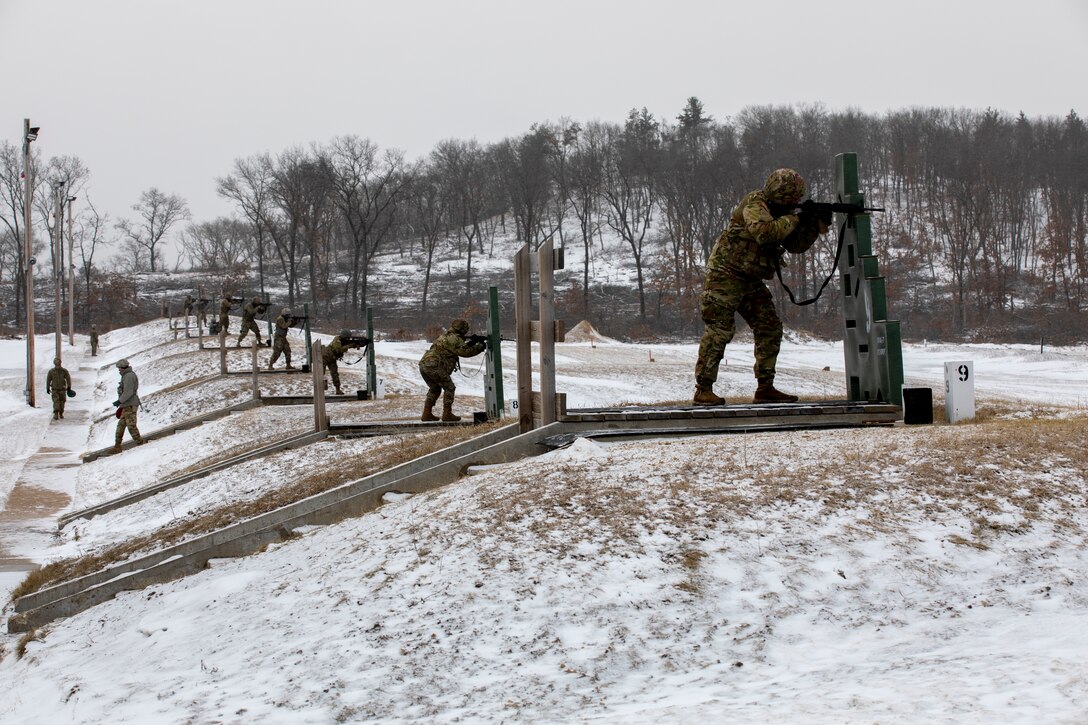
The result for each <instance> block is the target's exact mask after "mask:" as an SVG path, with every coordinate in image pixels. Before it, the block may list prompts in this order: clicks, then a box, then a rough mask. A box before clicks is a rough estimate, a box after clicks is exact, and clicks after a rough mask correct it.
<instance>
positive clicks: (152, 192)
mask: <svg viewBox="0 0 1088 725" xmlns="http://www.w3.org/2000/svg"><path fill="white" fill-rule="evenodd" d="M132 210H133V211H135V212H136V214H137V219H136V220H135V221H130V220H128V219H122V220H120V221H119V222H117V229H118V230H119V231H120V232H121V234H122V235H123V236H124V238H125V239H126V240H127V241H128V242H131V243H132V244H135V245H136V246H138V247H142V248H143V249H145V250H147V260H148V263H149V265H150V268H151V271H152V272H154V271H155V259H156V250H157V248H158V247H159V245H160V244H161V243H162V240H163V237H164V236H165V235H166V233H167V232H168V231H170V228H171V227H172V226H174V225H175V224H177V223H178V222H180V221H182V220H184V219H188V218H189V205H188V204H186V203H185V200H184V199H182V198H181V197H180V196H178V195H176V194H170V195H166V194H164V193H162V192H161V191H159V190H158V189H156V188H155V187H151V188H150V189H148V190H147V191H145V192H144V193H143V194H141V195H140V201H138V202H137V203H135V204H133V205H132Z"/></svg>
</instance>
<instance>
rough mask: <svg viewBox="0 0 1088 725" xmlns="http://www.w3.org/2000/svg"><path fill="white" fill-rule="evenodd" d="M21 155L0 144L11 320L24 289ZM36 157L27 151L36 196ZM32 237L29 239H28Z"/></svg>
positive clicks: (0, 205) (0, 210)
mask: <svg viewBox="0 0 1088 725" xmlns="http://www.w3.org/2000/svg"><path fill="white" fill-rule="evenodd" d="M23 167H24V163H23V155H22V151H21V150H20V149H19V148H17V147H16V146H14V145H12V144H11V143H9V142H7V141H0V222H2V223H3V226H4V228H5V229H6V231H7V232H8V234H9V235H10V236H9V240H11V241H12V242H13V243H14V245H15V265H14V272H15V279H14V280H13V282H14V284H13V286H14V288H15V294H14V297H15V315H14V318H15V319H16V320H19V319H21V318H22V315H23V309H22V300H23V296H24V290H25V289H26V263H25V260H26V254H25V253H24V249H23V246H24V241H25V238H26V232H25V230H24V229H23V216H24V214H23V212H24V209H25V206H24V196H23V195H24V191H25V190H24V182H23ZM40 167H41V162H40V157H39V155H38V154H37V153H36V152H33V151H32V152H31V157H30V178H31V183H32V184H33V186H34V189H33V190H32V193H33V194H34V196H35V197H36V196H37V195H38V192H37V189H40V188H41V183H42V178H43V175H42V174H41V173H39V172H40ZM32 238H33V236H32ZM31 246H32V251H33V252H37V251H38V249H39V248H40V246H41V243H40V242H32V245H31Z"/></svg>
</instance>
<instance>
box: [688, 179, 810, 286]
mask: <svg viewBox="0 0 1088 725" xmlns="http://www.w3.org/2000/svg"><path fill="white" fill-rule="evenodd" d="M819 236H820V225H819V221H818V220H817V219H816V218H815V217H813V218H811V219H807V220H805V221H802V220H801V219H800V218H799V217H798V216H797V215H796V214H783V215H780V216H775V215H774V213H773V211H772V208H771V206H770V205H769V204H768V203H767V200H766V198H765V197H764V192H763V190H762V189H760V190H757V191H753V192H751V193H749V194H748V195H747V196H745V197H744V199H742V200H741V202H740V205H739V206H738V207H737V208H736V209H735V210H734V211H733V213H732V214H731V215H730V217H729V224H728V225H727V226H726V228H725V231H723V232H722V233H721V236H719V237H718V241H717V242H715V244H714V249H712V250H711V252H710V258H709V259H708V260H707V263H706V286H707V287H712V286H714V284H715V282H716V281H717V280H719V279H722V278H724V277H735V276H739V277H748V278H756V279H770V278H771V277H773V276H774V270H775V268H776V267H778V266H779V265H782V264H783V261H782V255H783V254H784V253H785V252H786V251H789V252H792V253H794V254H800V253H802V252H804V251H805V250H807V249H808V248H809V247H811V246H812V245H813V243H814V242H815V241H816V239H817V237H819Z"/></svg>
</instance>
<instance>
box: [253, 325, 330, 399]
mask: <svg viewBox="0 0 1088 725" xmlns="http://www.w3.org/2000/svg"><path fill="white" fill-rule="evenodd" d="M292 321H293V320H292V317H291V310H289V309H287V308H286V307H284V308H283V309H282V310H280V315H279V317H277V318H276V333H275V334H274V335H273V336H272V359H271V360H269V361H268V369H269V370H271V369H272V366H273V365H275V364H276V361H277V360H279V359H280V353H283V359H284V360H286V361H287V366H286V369H287V370H294V369H295V366H294V365H292V364H291V345H290V343H288V342H287V331H288V330H290V329H291V322H292ZM337 378H338V379H339V375H337ZM337 387H339V386H337Z"/></svg>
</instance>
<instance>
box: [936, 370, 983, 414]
mask: <svg viewBox="0 0 1088 725" xmlns="http://www.w3.org/2000/svg"><path fill="white" fill-rule="evenodd" d="M944 410H945V413H946V414H947V416H948V422H949V423H959V422H960V421H961V420H974V419H975V364H974V363H973V362H971V361H970V360H967V361H961V362H946V363H945V364H944Z"/></svg>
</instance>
